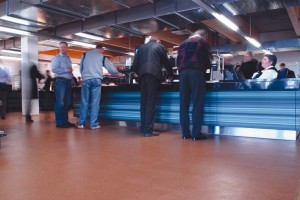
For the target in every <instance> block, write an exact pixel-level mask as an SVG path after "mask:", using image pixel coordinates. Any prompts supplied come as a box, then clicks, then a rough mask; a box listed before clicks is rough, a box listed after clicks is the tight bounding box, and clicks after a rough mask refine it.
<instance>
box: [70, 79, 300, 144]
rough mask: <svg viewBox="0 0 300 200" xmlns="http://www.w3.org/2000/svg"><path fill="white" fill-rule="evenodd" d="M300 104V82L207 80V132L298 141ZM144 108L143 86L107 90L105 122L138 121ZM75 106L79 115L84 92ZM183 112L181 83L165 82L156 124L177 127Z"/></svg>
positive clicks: (103, 102)
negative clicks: (141, 96) (140, 88)
mask: <svg viewBox="0 0 300 200" xmlns="http://www.w3.org/2000/svg"><path fill="white" fill-rule="evenodd" d="M299 102H300V79H275V80H246V81H241V82H232V81H222V82H208V83H207V93H206V96H205V107H204V122H203V125H206V126H205V127H204V128H203V132H208V133H214V134H227V135H236V136H249V137H260V138H273V139H286V140H296V138H297V136H298V131H299V130H300V118H299V117H300V104H299ZM139 107H140V92H139V85H136V84H131V85H120V86H103V87H102V97H101V103H100V111H99V117H100V119H108V120H115V121H125V122H139V121H140V112H139ZM73 108H74V116H76V117H79V109H80V88H74V91H73ZM179 108H180V106H179V85H178V84H162V85H161V88H160V93H159V95H158V98H157V107H156V118H155V121H156V122H157V123H160V124H169V125H170V124H171V125H174V126H175V127H176V126H177V127H178V125H179ZM168 127H170V126H168Z"/></svg>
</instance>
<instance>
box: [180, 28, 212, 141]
mask: <svg viewBox="0 0 300 200" xmlns="http://www.w3.org/2000/svg"><path fill="white" fill-rule="evenodd" d="M210 57H211V53H210V45H209V44H208V42H207V32H206V31H205V30H203V29H200V30H198V31H196V32H194V33H192V34H191V35H190V37H189V38H188V39H186V40H184V41H183V42H182V43H181V44H180V46H179V49H178V56H177V65H178V69H179V74H180V81H179V83H180V125H181V129H182V139H189V138H191V139H192V140H204V139H207V138H208V137H207V135H205V134H203V133H201V128H202V123H203V109H204V100H205V91H206V85H205V74H206V71H207V69H209V68H210V66H211V63H210ZM191 99H192V101H193V110H192V124H193V128H192V132H191V130H190V116H189V108H190V103H191Z"/></svg>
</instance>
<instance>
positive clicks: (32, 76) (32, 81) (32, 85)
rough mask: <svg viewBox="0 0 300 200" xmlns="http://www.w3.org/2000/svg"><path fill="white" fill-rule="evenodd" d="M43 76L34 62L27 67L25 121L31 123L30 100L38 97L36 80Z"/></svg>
mask: <svg viewBox="0 0 300 200" xmlns="http://www.w3.org/2000/svg"><path fill="white" fill-rule="evenodd" d="M43 78H45V77H44V75H42V74H41V73H40V72H39V71H38V69H37V67H36V65H35V64H34V63H32V64H31V66H30V67H29V70H28V74H27V85H26V86H27V90H28V91H27V96H26V100H27V106H26V108H25V115H26V122H27V123H32V122H33V120H32V118H31V115H30V113H31V108H32V106H31V100H32V99H38V86H37V80H36V79H38V80H39V81H40V80H41V79H43Z"/></svg>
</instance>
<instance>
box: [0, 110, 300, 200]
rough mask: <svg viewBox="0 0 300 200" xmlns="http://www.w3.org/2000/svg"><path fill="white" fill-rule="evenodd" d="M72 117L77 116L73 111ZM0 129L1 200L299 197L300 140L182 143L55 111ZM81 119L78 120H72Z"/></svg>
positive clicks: (16, 116) (16, 118) (12, 116)
mask: <svg viewBox="0 0 300 200" xmlns="http://www.w3.org/2000/svg"><path fill="white" fill-rule="evenodd" d="M70 115H71V113H70ZM33 119H34V120H35V122H34V123H33V124H31V125H27V124H25V120H24V117H22V116H21V114H20V113H8V115H7V119H6V120H0V130H5V132H6V133H8V136H7V137H4V138H2V147H1V149H0V199H1V200H94V199H97V200H98V199H103V200H117V199H120V200H127V199H128V200H133V199H138V200H148V199H149V200H150V199H151V200H161V199H166V200H177V199H178V200H190V199H197V200H198V199H200V200H248V199H249V200H277V199H278V200H294V199H298V198H299V186H300V143H299V141H276V140H267V139H253V138H241V137H228V136H227V137H226V136H223V137H217V136H216V137H211V138H210V139H209V140H207V141H191V140H182V139H181V136H180V134H179V133H176V132H163V133H162V134H161V136H159V137H152V138H144V137H143V136H141V135H140V134H139V133H138V130H136V129H130V128H121V127H114V126H103V127H101V129H98V130H89V129H86V130H81V129H57V128H55V124H54V115H53V113H51V112H48V113H41V114H40V115H39V116H34V117H33ZM71 121H75V118H71Z"/></svg>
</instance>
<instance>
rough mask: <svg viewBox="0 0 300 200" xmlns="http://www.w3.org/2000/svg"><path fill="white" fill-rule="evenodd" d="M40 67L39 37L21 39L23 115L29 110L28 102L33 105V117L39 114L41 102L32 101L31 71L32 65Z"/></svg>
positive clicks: (23, 37)
mask: <svg viewBox="0 0 300 200" xmlns="http://www.w3.org/2000/svg"><path fill="white" fill-rule="evenodd" d="M33 63H34V64H35V65H36V66H38V37H36V36H22V37H21V88H22V89H21V90H22V114H23V115H24V114H25V112H26V109H27V105H28V101H29V102H30V103H31V115H37V114H39V100H38V99H33V100H30V92H31V88H30V87H29V85H30V83H29V69H30V67H31V66H32V64H33Z"/></svg>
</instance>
